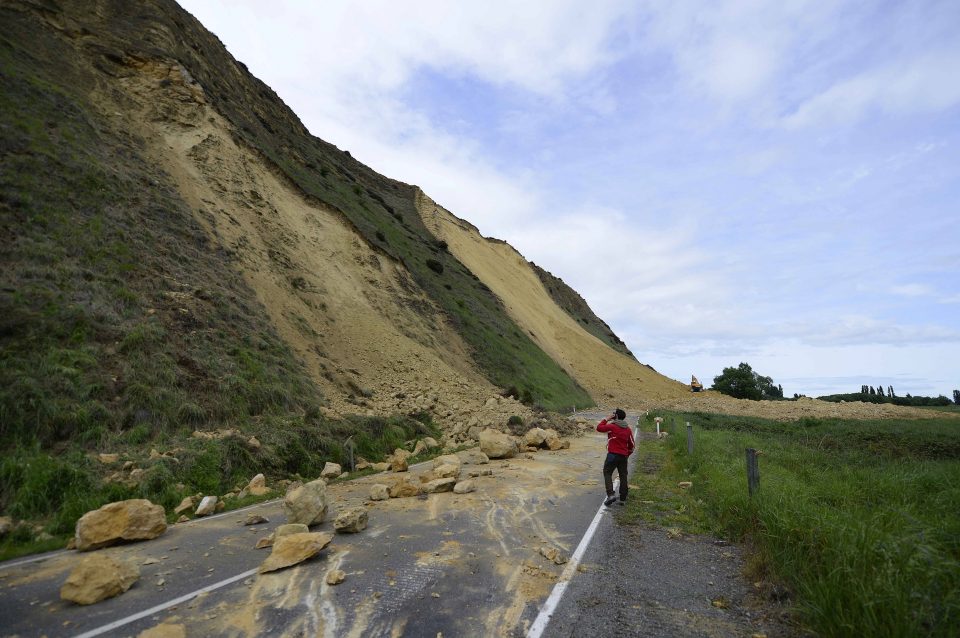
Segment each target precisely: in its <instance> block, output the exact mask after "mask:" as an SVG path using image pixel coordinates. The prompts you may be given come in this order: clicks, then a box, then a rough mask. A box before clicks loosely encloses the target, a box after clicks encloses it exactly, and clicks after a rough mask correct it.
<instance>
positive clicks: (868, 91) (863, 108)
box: [782, 48, 960, 129]
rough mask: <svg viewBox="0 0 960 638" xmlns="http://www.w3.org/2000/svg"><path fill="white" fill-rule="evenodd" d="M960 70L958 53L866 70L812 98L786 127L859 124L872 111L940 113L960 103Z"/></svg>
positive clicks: (928, 55) (953, 50) (791, 116)
mask: <svg viewBox="0 0 960 638" xmlns="http://www.w3.org/2000/svg"><path fill="white" fill-rule="evenodd" d="M957 68H960V48H951V49H942V50H939V51H935V52H932V53H923V54H921V55H917V56H916V57H914V58H912V59H910V60H907V61H905V62H897V63H894V64H889V65H887V66H884V67H882V68H871V69H867V70H865V71H863V72H861V73H859V74H857V75H854V76H852V77H849V78H846V79H844V80H841V81H839V82H836V83H835V84H833V85H832V86H830V87H829V88H828V89H826V90H825V91H823V92H821V93H819V94H817V95H814V96H813V97H810V98H808V99H807V100H805V101H804V102H802V103H801V104H800V105H799V106H798V107H797V108H796V110H794V111H793V112H792V113H791V114H789V115H788V116H786V117H784V118H783V120H782V122H783V125H784V126H786V127H787V128H790V129H800V128H806V127H810V126H817V125H832V124H847V123H851V122H855V121H857V120H858V119H860V118H861V117H863V116H864V115H865V114H867V113H869V112H871V111H877V112H879V113H884V114H896V115H902V114H915V113H919V114H925V113H935V112H937V111H942V110H945V109H948V108H950V107H953V106H955V105H957V104H958V103H960V82H957V81H956V75H957Z"/></svg>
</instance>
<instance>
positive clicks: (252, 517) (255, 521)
mask: <svg viewBox="0 0 960 638" xmlns="http://www.w3.org/2000/svg"><path fill="white" fill-rule="evenodd" d="M269 522H270V519H269V518H266V517H264V516H260V515H259V514H248V515H247V520H245V521H243V524H244V525H260V524H261V523H269Z"/></svg>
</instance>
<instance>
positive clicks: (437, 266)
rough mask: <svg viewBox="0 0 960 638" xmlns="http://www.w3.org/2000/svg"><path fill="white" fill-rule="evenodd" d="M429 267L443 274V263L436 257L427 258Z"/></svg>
mask: <svg viewBox="0 0 960 638" xmlns="http://www.w3.org/2000/svg"><path fill="white" fill-rule="evenodd" d="M427 268H429V269H430V270H432V271H433V272H435V273H437V274H438V275H442V274H443V264H441V263H440V262H439V261H437V260H436V259H427Z"/></svg>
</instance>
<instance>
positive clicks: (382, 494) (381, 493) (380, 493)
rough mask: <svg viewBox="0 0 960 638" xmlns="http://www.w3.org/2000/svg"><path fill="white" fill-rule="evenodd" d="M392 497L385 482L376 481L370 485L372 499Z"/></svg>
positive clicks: (378, 499) (381, 499)
mask: <svg viewBox="0 0 960 638" xmlns="http://www.w3.org/2000/svg"><path fill="white" fill-rule="evenodd" d="M388 498H390V490H389V489H388V488H387V486H386V485H384V484H383V483H374V484H373V485H371V486H370V500H371V501H385V500H387V499H388Z"/></svg>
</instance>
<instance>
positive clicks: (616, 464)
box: [603, 452, 630, 501]
mask: <svg viewBox="0 0 960 638" xmlns="http://www.w3.org/2000/svg"><path fill="white" fill-rule="evenodd" d="M627 458H629V457H626V456H624V455H623V454H614V453H613V452H608V453H607V460H606V461H604V462H603V485H604V487H606V488H607V496H613V470H614V469H616V470H617V474H618V475H619V476H620V500H621V501H625V500H627V490H628V489H630V488H629V487H628V486H627Z"/></svg>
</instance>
